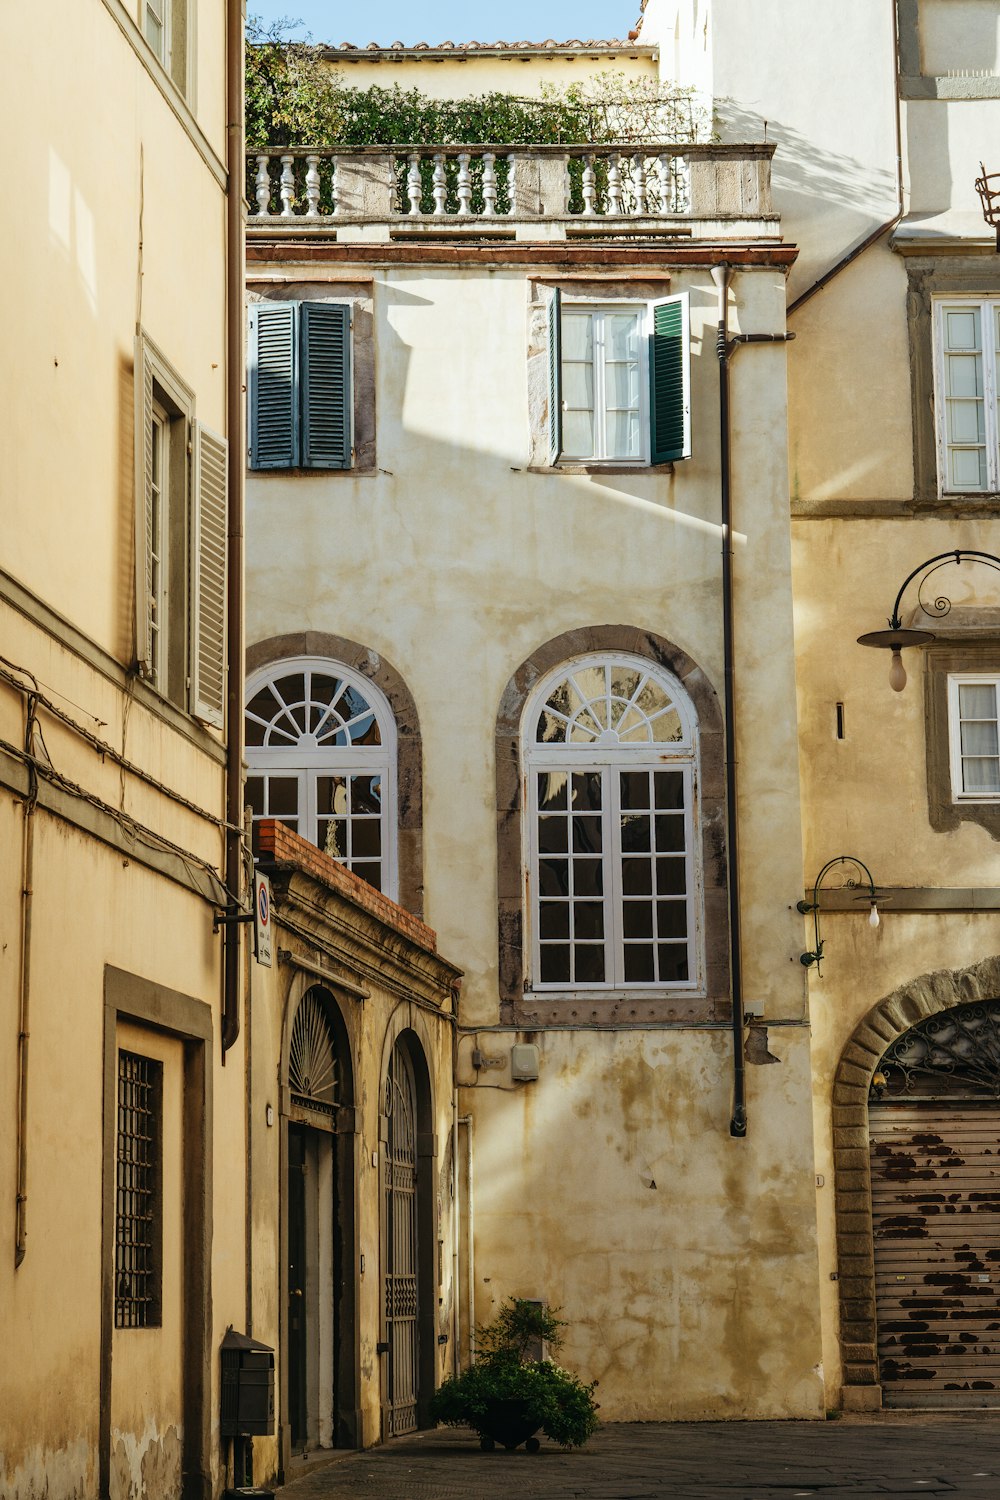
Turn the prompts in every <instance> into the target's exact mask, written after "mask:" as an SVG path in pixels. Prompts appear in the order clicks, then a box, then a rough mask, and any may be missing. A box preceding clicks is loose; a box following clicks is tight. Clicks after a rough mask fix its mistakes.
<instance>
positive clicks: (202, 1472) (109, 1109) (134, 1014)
mask: <svg viewBox="0 0 1000 1500" xmlns="http://www.w3.org/2000/svg"><path fill="white" fill-rule="evenodd" d="M119 1021H128V1022H130V1023H134V1024H136V1025H138V1026H147V1027H150V1028H151V1029H153V1030H155V1031H159V1032H161V1033H165V1034H167V1035H168V1036H172V1037H176V1038H177V1039H178V1040H179V1041H181V1042H183V1044H184V1064H183V1103H182V1109H183V1132H184V1147H183V1150H184V1192H185V1210H184V1224H183V1229H182V1235H183V1246H184V1264H185V1268H186V1270H185V1290H184V1310H183V1355H182V1361H183V1364H182V1390H183V1403H184V1417H183V1427H184V1436H183V1448H184V1456H183V1473H184V1475H185V1476H186V1478H185V1482H184V1491H183V1495H184V1500H188V1497H189V1496H193V1495H195V1494H196V1493H197V1494H199V1495H200V1494H201V1493H202V1492H203V1486H204V1485H207V1479H206V1478H205V1476H207V1475H208V1474H209V1473H210V1472H211V1390H212V1369H213V1361H214V1360H215V1359H217V1358H218V1354H217V1351H216V1349H215V1346H214V1343H213V1333H212V1315H211V1308H212V1271H211V1259H212V1257H211V1245H212V1203H213V1198H212V1153H211V1151H210V1150H209V1142H210V1141H211V1140H212V1083H213V1071H212V1052H211V1048H212V1035H213V1022H212V1010H211V1007H210V1006H208V1005H206V1004H205V1003H204V1002H203V1001H200V1000H196V999H193V998H192V997H191V996H188V995H183V994H180V993H179V992H178V991H176V990H171V989H168V988H167V987H166V986H165V985H160V984H154V983H152V982H151V981H150V980H148V979H142V978H140V977H139V976H138V975H135V974H129V973H126V972H125V971H124V970H121V969H115V968H112V967H111V965H110V964H109V965H108V966H107V967H106V968H105V971H104V1058H103V1081H104V1127H103V1134H104V1142H103V1145H104V1173H103V1189H102V1197H103V1201H102V1243H103V1245H104V1253H103V1257H102V1270H101V1355H100V1360H101V1364H100V1398H99V1407H100V1409H99V1435H98V1469H99V1477H100V1493H101V1494H102V1495H105V1494H108V1493H110V1490H109V1486H110V1483H111V1478H110V1476H111V1463H112V1434H111V1380H112V1341H113V1334H114V1291H115V1274H114V1270H115V1267H114V1254H113V1251H112V1249H111V1248H110V1247H113V1246H114V1231H115V1186H116V1144H117V1107H116V1105H117V1098H118V1090H117V1073H118V1023H119Z"/></svg>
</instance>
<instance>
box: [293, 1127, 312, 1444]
mask: <svg viewBox="0 0 1000 1500" xmlns="http://www.w3.org/2000/svg"><path fill="white" fill-rule="evenodd" d="M288 1421H289V1425H290V1427H291V1429H292V1448H293V1449H294V1450H295V1451H296V1452H299V1453H302V1452H304V1451H305V1448H306V1444H307V1441H308V1433H307V1408H306V1132H305V1127H304V1126H302V1125H289V1127H288Z"/></svg>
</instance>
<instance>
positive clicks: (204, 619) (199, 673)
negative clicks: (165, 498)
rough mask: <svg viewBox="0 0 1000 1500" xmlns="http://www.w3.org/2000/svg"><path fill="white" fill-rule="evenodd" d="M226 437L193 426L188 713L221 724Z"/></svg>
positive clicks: (224, 697) (198, 426) (224, 618)
mask: <svg viewBox="0 0 1000 1500" xmlns="http://www.w3.org/2000/svg"><path fill="white" fill-rule="evenodd" d="M227 476H228V451H227V447H226V442H225V439H224V438H221V437H219V436H218V435H217V434H216V433H214V432H212V431H210V429H209V428H207V427H203V426H202V424H201V423H200V422H196V423H195V425H194V473H193V483H192V491H193V505H192V525H191V712H192V713H193V714H194V716H195V718H197V719H201V720H203V721H204V722H205V723H206V724H212V725H214V726H215V728H217V729H221V728H222V722H223V715H224V711H225V704H226V543H227V536H226V485H227Z"/></svg>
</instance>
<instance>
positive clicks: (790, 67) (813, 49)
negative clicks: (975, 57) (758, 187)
mask: <svg viewBox="0 0 1000 1500" xmlns="http://www.w3.org/2000/svg"><path fill="white" fill-rule="evenodd" d="M892 3H894V0H884V3H882V0H880V3H876V4H873V3H872V0H845V3H843V4H841V5H838V6H836V7H835V8H833V7H822V6H819V7H817V6H814V5H810V6H805V5H801V4H799V3H797V0H773V3H771V4H768V5H765V6H761V5H755V6H747V5H745V4H743V3H741V0H650V3H649V5H648V6H647V10H646V16H647V20H646V23H645V24H646V25H649V26H650V27H651V33H650V34H651V35H652V36H664V37H667V38H669V37H670V36H674V37H675V39H676V40H675V43H674V46H673V49H672V55H673V62H672V63H671V61H670V56H671V49H670V48H669V47H668V46H667V45H664V47H663V57H664V66H665V67H671V69H672V71H676V74H677V76H678V77H679V78H680V81H681V82H685V83H687V82H690V83H694V84H695V85H696V86H697V87H698V88H699V90H700V91H701V93H702V97H703V98H704V99H705V100H706V103H707V104H708V106H709V107H710V108H711V107H712V106H714V109H715V112H716V115H717V117H718V128H719V130H720V132H721V135H722V139H723V140H724V141H759V140H761V139H763V138H765V131H766V139H767V140H772V141H776V142H777V143H778V150H777V152H776V154H775V158H774V167H773V183H774V201H775V207H776V209H777V211H778V212H779V213H780V214H781V217H782V224H783V230H784V234H785V236H786V238H787V239H788V240H790V241H791V242H792V243H794V244H796V245H798V246H800V255H799V258H798V260H797V262H796V264H795V266H794V268H793V270H792V272H791V276H790V278H789V300H792V299H793V298H794V297H796V296H797V295H798V294H799V293H800V292H801V291H803V290H804V289H805V288H806V287H807V286H809V285H811V283H812V282H813V281H815V280H816V279H817V278H818V277H819V276H820V275H821V274H822V273H823V272H824V271H826V270H827V269H828V267H830V266H832V265H833V264H834V263H835V262H836V261H837V260H838V259H839V258H840V256H841V255H843V254H844V253H845V252H846V251H847V250H848V249H850V248H851V246H852V245H854V244H855V243H859V242H860V241H861V240H863V239H864V237H865V236H866V235H867V234H868V233H869V232H870V231H871V230H873V229H874V228H875V227H876V226H877V225H879V224H881V223H882V222H884V221H885V220H887V219H889V218H891V217H892V214H893V212H894V209H895V202H896V147H895V127H894V82H893V77H894V69H893V52H892V8H891V7H892ZM643 29H644V31H645V26H644V28H643Z"/></svg>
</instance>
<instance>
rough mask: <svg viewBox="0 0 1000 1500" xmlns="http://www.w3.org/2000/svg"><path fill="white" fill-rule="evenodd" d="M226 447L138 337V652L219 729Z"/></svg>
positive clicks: (148, 673) (161, 686)
mask: <svg viewBox="0 0 1000 1500" xmlns="http://www.w3.org/2000/svg"><path fill="white" fill-rule="evenodd" d="M227 488H228V450H227V445H226V442H225V440H224V439H223V438H221V437H219V436H218V434H217V433H214V432H212V431H211V429H209V428H207V427H205V426H203V425H202V424H201V423H200V422H196V421H195V419H194V394H193V392H192V391H191V390H190V389H189V388H188V387H187V386H186V385H185V384H184V382H183V381H182V380H181V379H180V377H179V376H178V375H177V374H176V372H175V371H174V370H173V369H172V368H171V366H170V364H169V363H168V361H167V360H166V359H165V357H164V356H163V355H162V354H161V352H160V351H159V350H158V349H157V348H156V346H155V345H154V344H153V343H152V342H151V341H150V339H149V338H148V337H147V336H146V335H145V334H144V333H140V334H139V335H138V337H137V338H136V344H135V633H136V640H135V654H136V664H137V667H138V670H139V673H140V675H141V676H142V677H144V678H145V679H146V681H148V682H149V683H150V684H151V685H152V686H153V687H155V688H156V690H157V691H158V692H160V693H161V694H162V695H163V696H164V697H165V698H167V699H169V700H170V701H171V702H172V703H175V704H176V705H177V706H178V707H180V708H184V709H186V710H187V711H188V712H189V713H191V714H192V715H193V716H194V717H196V718H198V719H201V720H202V721H203V722H204V723H206V724H210V725H213V726H214V727H216V728H221V727H222V723H223V716H224V710H225V649H226V600H227V574H226V562H227V545H228V539H227Z"/></svg>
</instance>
